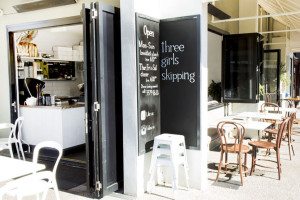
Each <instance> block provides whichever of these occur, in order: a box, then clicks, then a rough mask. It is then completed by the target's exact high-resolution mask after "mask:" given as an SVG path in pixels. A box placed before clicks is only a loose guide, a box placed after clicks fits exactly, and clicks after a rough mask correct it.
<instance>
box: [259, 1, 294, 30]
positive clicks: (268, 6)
mask: <svg viewBox="0 0 300 200" xmlns="http://www.w3.org/2000/svg"><path fill="white" fill-rule="evenodd" d="M258 4H259V5H260V6H261V7H262V8H263V9H264V10H265V11H266V12H267V13H269V14H278V13H288V12H298V11H300V0H258ZM273 18H274V19H275V20H277V21H279V22H280V23H282V24H284V25H286V26H288V27H289V28H290V29H299V28H300V14H295V15H287V16H280V17H273Z"/></svg>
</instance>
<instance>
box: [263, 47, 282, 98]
mask: <svg viewBox="0 0 300 200" xmlns="http://www.w3.org/2000/svg"><path fill="white" fill-rule="evenodd" d="M278 66H279V63H278V52H277V51H274V52H264V61H263V76H262V78H261V83H260V84H261V85H262V86H263V89H264V93H265V94H269V99H266V97H264V100H265V101H270V102H272V103H276V102H277V89H278V88H277V84H278V83H277V81H278V79H277V77H278V71H277V70H278Z"/></svg>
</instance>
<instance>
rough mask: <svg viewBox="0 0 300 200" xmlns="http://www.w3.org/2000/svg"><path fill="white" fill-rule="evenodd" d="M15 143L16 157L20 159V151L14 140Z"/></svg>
mask: <svg viewBox="0 0 300 200" xmlns="http://www.w3.org/2000/svg"><path fill="white" fill-rule="evenodd" d="M15 145H16V150H17V153H18V158H19V160H20V151H19V147H18V146H19V144H18V143H17V142H15Z"/></svg>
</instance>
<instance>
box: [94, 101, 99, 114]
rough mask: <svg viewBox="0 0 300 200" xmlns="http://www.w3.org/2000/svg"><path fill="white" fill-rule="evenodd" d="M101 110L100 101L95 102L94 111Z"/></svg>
mask: <svg viewBox="0 0 300 200" xmlns="http://www.w3.org/2000/svg"><path fill="white" fill-rule="evenodd" d="M99 110H100V104H99V103H98V101H96V102H94V111H96V112H98V111H99Z"/></svg>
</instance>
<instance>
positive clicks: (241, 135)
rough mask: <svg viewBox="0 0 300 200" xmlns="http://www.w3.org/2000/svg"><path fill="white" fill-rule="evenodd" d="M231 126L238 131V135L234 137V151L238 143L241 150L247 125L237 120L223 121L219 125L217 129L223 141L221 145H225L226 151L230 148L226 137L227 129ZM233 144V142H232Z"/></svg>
mask: <svg viewBox="0 0 300 200" xmlns="http://www.w3.org/2000/svg"><path fill="white" fill-rule="evenodd" d="M230 127H232V129H234V130H235V131H236V135H235V138H234V144H235V145H234V151H235V150H236V149H235V148H236V145H237V144H238V145H239V152H241V150H242V144H243V140H244V136H245V127H244V126H243V125H242V124H239V123H237V122H230V121H221V122H219V123H218V125H217V130H218V134H219V138H220V141H221V146H224V145H225V147H226V148H225V151H227V149H228V144H229V143H228V142H227V138H226V130H229V129H230ZM230 144H232V143H230Z"/></svg>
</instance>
